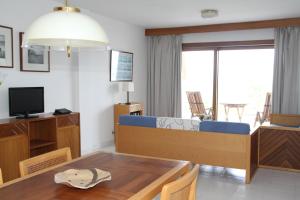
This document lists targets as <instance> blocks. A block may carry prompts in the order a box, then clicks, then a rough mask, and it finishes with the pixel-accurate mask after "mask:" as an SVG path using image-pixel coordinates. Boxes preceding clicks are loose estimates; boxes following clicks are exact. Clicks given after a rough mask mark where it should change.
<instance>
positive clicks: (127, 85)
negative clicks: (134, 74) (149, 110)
mask: <svg viewBox="0 0 300 200" xmlns="http://www.w3.org/2000/svg"><path fill="white" fill-rule="evenodd" d="M122 90H123V91H124V92H134V83H133V82H128V83H127V82H126V83H123V84H122Z"/></svg>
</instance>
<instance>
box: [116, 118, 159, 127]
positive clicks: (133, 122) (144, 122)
mask: <svg viewBox="0 0 300 200" xmlns="http://www.w3.org/2000/svg"><path fill="white" fill-rule="evenodd" d="M119 124H120V125H125V126H142V127H150V128H156V117H151V116H139V115H120V116H119Z"/></svg>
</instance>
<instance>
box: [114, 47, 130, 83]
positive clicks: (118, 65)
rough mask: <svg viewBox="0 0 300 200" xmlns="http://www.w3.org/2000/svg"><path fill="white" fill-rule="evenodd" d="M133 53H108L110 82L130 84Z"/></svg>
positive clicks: (115, 51)
mask: <svg viewBox="0 0 300 200" xmlns="http://www.w3.org/2000/svg"><path fill="white" fill-rule="evenodd" d="M132 76H133V53H129V52H125V51H117V50H111V52H110V81H112V82H127V81H128V82H132Z"/></svg>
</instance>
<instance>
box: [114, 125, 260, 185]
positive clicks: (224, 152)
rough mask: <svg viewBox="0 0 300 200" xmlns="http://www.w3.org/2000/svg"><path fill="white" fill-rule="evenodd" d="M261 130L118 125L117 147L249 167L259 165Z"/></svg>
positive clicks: (123, 150) (249, 170) (250, 172)
mask: <svg viewBox="0 0 300 200" xmlns="http://www.w3.org/2000/svg"><path fill="white" fill-rule="evenodd" d="M257 145H258V132H254V133H253V134H251V135H241V134H230V133H215V132H214V133H212V132H202V131H186V130H174V129H162V128H147V127H138V126H125V125H118V126H117V130H116V151H117V152H120V153H128V154H138V155H145V156H153V157H161V158H169V159H176V160H187V161H191V162H193V163H197V164H205V165H213V166H222V167H228V168H237V169H244V170H246V178H245V182H246V183H250V181H251V178H252V177H253V176H254V174H255V172H256V169H257V167H258V162H257V160H258V159H257V155H258V152H257V149H258V148H257Z"/></svg>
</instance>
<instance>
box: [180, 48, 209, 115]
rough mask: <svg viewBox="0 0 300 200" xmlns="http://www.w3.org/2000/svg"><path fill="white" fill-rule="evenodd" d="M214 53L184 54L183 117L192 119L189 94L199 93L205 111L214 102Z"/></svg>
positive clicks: (187, 52) (191, 52) (182, 75)
mask: <svg viewBox="0 0 300 200" xmlns="http://www.w3.org/2000/svg"><path fill="white" fill-rule="evenodd" d="M213 73H214V51H211V50H210V51H186V52H183V53H182V73H181V80H182V81H181V85H182V87H181V88H182V89H181V91H182V95H181V96H182V117H183V118H190V117H191V111H190V104H189V102H188V97H187V92H199V94H200V97H201V98H202V101H203V106H204V107H205V109H207V110H209V108H212V102H213Z"/></svg>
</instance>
